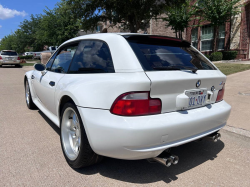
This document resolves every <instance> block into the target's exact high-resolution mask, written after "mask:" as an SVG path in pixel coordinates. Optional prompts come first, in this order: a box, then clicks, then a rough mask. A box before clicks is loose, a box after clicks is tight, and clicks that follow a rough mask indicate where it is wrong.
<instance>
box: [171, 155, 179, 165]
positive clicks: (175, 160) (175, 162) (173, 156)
mask: <svg viewBox="0 0 250 187" xmlns="http://www.w3.org/2000/svg"><path fill="white" fill-rule="evenodd" d="M170 159H171V160H172V164H174V165H176V164H178V163H179V157H178V156H175V155H171V156H170Z"/></svg>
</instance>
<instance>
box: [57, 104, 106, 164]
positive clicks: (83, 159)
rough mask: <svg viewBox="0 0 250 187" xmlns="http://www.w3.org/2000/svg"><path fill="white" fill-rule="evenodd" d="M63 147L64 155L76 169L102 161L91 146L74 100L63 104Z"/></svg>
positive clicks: (61, 125)
mask: <svg viewBox="0 0 250 187" xmlns="http://www.w3.org/2000/svg"><path fill="white" fill-rule="evenodd" d="M61 116H62V117H61V119H60V127H61V136H60V140H61V147H62V151H63V154H64V157H65V159H66V161H67V162H68V164H69V165H70V167H72V168H74V169H78V168H83V167H86V166H90V165H93V164H96V163H98V162H100V161H102V159H103V157H102V156H100V155H97V154H96V153H95V152H94V151H93V150H92V148H91V147H90V144H89V141H88V138H87V134H86V131H85V129H84V126H83V123H82V120H81V117H80V114H79V112H78V110H77V108H76V106H75V104H73V103H72V102H68V103H66V104H65V105H64V106H63V109H62V111H61Z"/></svg>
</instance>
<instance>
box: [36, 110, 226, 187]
mask: <svg viewBox="0 0 250 187" xmlns="http://www.w3.org/2000/svg"><path fill="white" fill-rule="evenodd" d="M38 113H39V114H40V115H41V116H42V117H43V118H44V119H45V121H46V122H47V123H48V124H49V125H50V126H51V128H53V129H54V130H55V132H56V133H57V134H58V135H59V136H60V129H59V128H58V127H57V126H56V125H55V124H54V123H53V122H52V121H51V120H50V119H49V118H47V117H46V116H45V115H44V114H43V113H42V112H41V111H38ZM58 143H60V142H58ZM223 148H224V143H223V142H222V141H218V142H216V143H213V142H211V141H207V140H204V141H199V142H191V143H188V144H184V145H181V146H179V147H175V148H173V149H172V151H171V152H172V153H173V154H175V155H177V156H179V159H180V161H179V164H177V165H172V166H170V167H169V168H167V167H165V166H163V165H161V164H159V163H154V164H151V163H148V162H147V160H134V161H132V160H119V159H113V158H107V157H106V158H105V159H104V161H103V162H102V163H100V164H97V165H93V166H89V167H86V168H83V169H77V170H75V171H76V172H78V173H80V174H83V175H93V174H97V173H99V174H100V175H102V176H104V177H107V178H111V179H115V180H120V181H124V182H129V183H135V184H147V183H153V182H157V181H164V182H165V183H170V182H171V181H175V180H178V177H177V175H179V174H181V173H184V172H186V171H188V170H190V169H192V168H195V167H197V166H199V165H201V164H203V163H205V162H206V161H208V160H214V159H216V157H217V154H218V153H219V152H220V151H221V150H222V149H223ZM62 154H63V153H62Z"/></svg>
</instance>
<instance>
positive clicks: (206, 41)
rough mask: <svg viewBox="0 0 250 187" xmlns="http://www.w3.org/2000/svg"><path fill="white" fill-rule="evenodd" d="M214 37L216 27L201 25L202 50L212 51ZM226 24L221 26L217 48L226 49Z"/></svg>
mask: <svg viewBox="0 0 250 187" xmlns="http://www.w3.org/2000/svg"><path fill="white" fill-rule="evenodd" d="M213 39H214V27H213V26H210V25H205V26H202V27H201V51H212V47H213ZM224 43H225V25H221V26H220V27H219V36H218V42H217V49H218V50H224Z"/></svg>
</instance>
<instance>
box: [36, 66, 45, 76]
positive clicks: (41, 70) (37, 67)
mask: <svg viewBox="0 0 250 187" xmlns="http://www.w3.org/2000/svg"><path fill="white" fill-rule="evenodd" d="M34 68H35V70H37V71H40V72H41V74H42V75H43V76H44V75H45V74H46V71H45V70H46V67H45V65H44V64H35V65H34Z"/></svg>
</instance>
